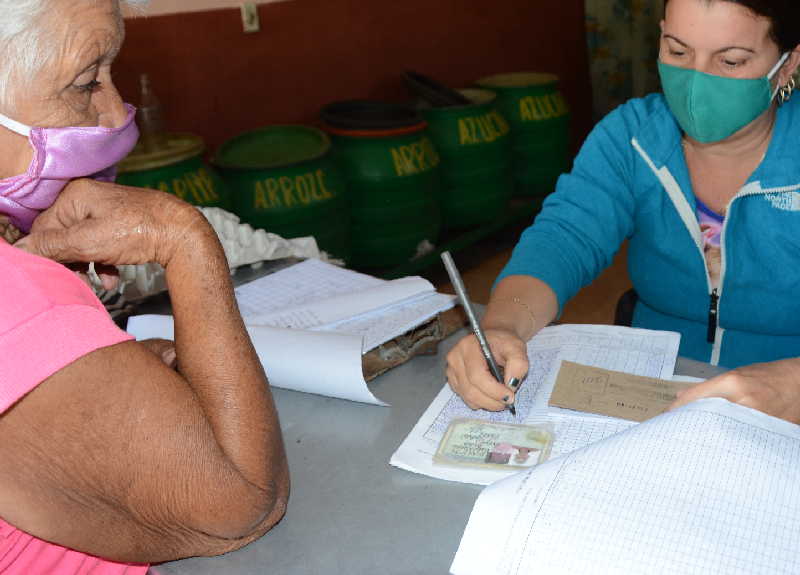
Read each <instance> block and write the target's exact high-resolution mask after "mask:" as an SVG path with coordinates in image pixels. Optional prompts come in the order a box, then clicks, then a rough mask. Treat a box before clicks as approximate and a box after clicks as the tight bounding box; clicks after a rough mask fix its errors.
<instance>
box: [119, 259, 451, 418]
mask: <svg viewBox="0 0 800 575" xmlns="http://www.w3.org/2000/svg"><path fill="white" fill-rule="evenodd" d="M236 300H237V303H238V304H239V309H240V310H241V312H242V317H243V319H244V321H245V324H246V326H247V330H248V333H249V334H250V338H251V339H252V341H253V344H254V346H255V348H256V351H257V352H258V355H259V358H260V359H261V362H262V364H263V365H264V370H265V371H266V373H267V376H268V377H269V380H270V383H271V384H272V385H273V386H275V387H283V388H286V389H293V390H296V391H303V392H308V393H317V394H320V395H327V396H330V397H338V398H341V399H348V400H351V401H360V402H363V403H372V404H376V405H386V404H385V403H383V402H381V401H379V400H378V399H376V398H375V396H374V395H372V393H371V392H370V391H369V389H368V388H367V384H366V382H365V381H364V376H363V373H362V371H361V356H362V354H363V353H366V352H367V351H369V350H371V349H374V348H375V347H377V346H379V345H381V344H382V343H385V342H387V341H389V340H391V339H393V338H395V337H397V336H399V335H402V334H403V333H405V332H407V331H408V330H410V329H413V328H415V327H417V326H419V325H421V324H422V323H424V322H426V321H428V320H429V319H431V318H432V317H434V316H435V315H436V314H438V313H439V312H441V311H444V310H446V309H449V308H451V307H453V305H454V300H453V297H452V296H447V295H442V294H439V293H436V291H435V290H434V288H433V286H432V285H431V284H430V282H428V281H426V280H424V279H422V278H417V277H413V278H403V279H399V280H394V281H385V280H381V279H378V278H375V277H372V276H369V275H366V274H361V273H357V272H354V271H351V270H346V269H343V268H339V267H336V266H333V265H331V264H327V263H324V262H321V261H319V260H314V259H311V260H306V261H304V262H301V263H298V264H296V265H294V266H291V267H289V268H285V269H283V270H280V271H278V272H275V273H273V274H270V275H267V276H264V277H262V278H260V279H257V280H255V281H252V282H250V283H248V284H245V285H243V286H241V287H239V288H237V289H236ZM128 331H129V332H130V333H131V334H133V335H134V336H136V338H137V339H146V338H152V337H161V338H166V339H172V338H173V325H172V317H171V316H151V315H149V316H135V317H132V318H130V320H128ZM309 358H313V361H309Z"/></svg>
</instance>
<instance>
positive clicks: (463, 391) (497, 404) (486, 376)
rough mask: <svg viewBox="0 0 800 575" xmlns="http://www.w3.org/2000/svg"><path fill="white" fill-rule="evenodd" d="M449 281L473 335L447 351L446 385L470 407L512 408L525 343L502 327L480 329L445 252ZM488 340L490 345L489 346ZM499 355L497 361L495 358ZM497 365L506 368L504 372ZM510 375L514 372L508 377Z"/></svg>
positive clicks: (525, 362) (524, 366) (523, 369)
mask: <svg viewBox="0 0 800 575" xmlns="http://www.w3.org/2000/svg"><path fill="white" fill-rule="evenodd" d="M442 261H443V262H444V264H445V268H446V269H447V272H448V274H449V275H450V280H451V282H452V283H453V287H454V288H455V291H456V294H458V297H459V300H460V302H461V305H462V307H463V308H464V311H465V312H466V314H467V317H468V318H469V321H470V325H471V327H472V330H473V336H474V337H473V336H467V337H465V338H464V339H463V340H461V342H459V343H458V344H457V345H456V347H455V348H454V349H453V350H452V351H451V352H450V353H449V354H448V357H447V361H448V369H447V378H448V382H449V383H450V386H451V387H452V388H453V390H454V391H455V392H456V393H458V394H459V395H460V396H461V397H462V399H463V400H464V402H465V403H466V404H467V405H468V406H470V407H471V408H473V409H478V408H483V409H489V410H492V411H499V410H501V409H509V410H510V411H511V412H512V413H516V411H515V405H514V402H515V395H514V392H516V390H517V388H518V386H519V383H520V380H521V377H522V376H523V375H524V374H525V373H526V372H527V370H528V360H527V351H526V345H525V343H524V342H523V341H522V340H521V339H519V337H517V336H516V335H515V334H513V333H510V332H506V331H505V330H486V332H485V333H484V330H482V329H481V326H480V324H479V322H478V319H477V317H476V315H475V312H474V311H473V309H472V305H471V303H470V301H469V296H468V295H467V292H466V289H465V288H464V284H463V281H462V280H461V275H460V274H459V273H458V270H457V269H456V267H455V264H454V263H453V260H452V258H451V257H450V254H449V253H448V252H444V253H443V254H442ZM489 339H491V342H492V347H490V346H489ZM496 356H497V358H499V360H500V361H499V362H498V360H497V359H495V357H496ZM501 364H502V365H504V366H505V367H506V371H507V372H508V373H507V374H504V372H503V370H502V368H501ZM512 374H517V375H516V376H512Z"/></svg>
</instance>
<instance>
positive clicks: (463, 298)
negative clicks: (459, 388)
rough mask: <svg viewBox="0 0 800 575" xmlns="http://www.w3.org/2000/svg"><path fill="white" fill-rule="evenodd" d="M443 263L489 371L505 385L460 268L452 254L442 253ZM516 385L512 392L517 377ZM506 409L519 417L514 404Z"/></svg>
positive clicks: (512, 381) (510, 382) (517, 383)
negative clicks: (473, 307) (459, 271)
mask: <svg viewBox="0 0 800 575" xmlns="http://www.w3.org/2000/svg"><path fill="white" fill-rule="evenodd" d="M442 262H444V267H445V269H446V270H447V275H449V276H450V282H451V283H452V284H453V288H455V290H456V295H458V299H459V301H460V302H461V307H463V308H464V311H465V312H466V314H467V318H468V319H469V323H470V325H471V326H472V332H473V333H474V334H475V337H476V338H477V339H478V345H480V347H481V352H483V357H484V358H485V359H486V363H487V364H488V366H489V371H490V372H492V375H493V376H494V378H495V379H496V380H497V381H498V382H500V383H501V384H502V383H503V374H502V372H501V371H500V367H499V366H498V365H497V362H496V361H495V360H494V356H493V355H492V350H491V348H490V347H489V343H488V342H487V341H486V336H484V335H483V330H482V329H481V326H480V324H479V323H478V318H477V317H476V316H475V311H474V310H473V309H472V304H471V303H470V301H469V296H468V295H467V288H465V287H464V282H463V281H462V279H461V274H460V273H458V268H456V264H455V262H454V261H453V258H452V256H451V255H450V252H442ZM512 383H513V384H514V386H513V387H511V389H512V390H514V391H516V389H517V386H518V385H519V379H517V378H516V377H515V378H513V379H512V380H511V381H509V386H511V384H512ZM506 409H508V410H509V411H510V412H511V413H512V415H514V416H516V415H517V410H516V408H515V407H514V404H513V403H512V404H511V405H507V406H506Z"/></svg>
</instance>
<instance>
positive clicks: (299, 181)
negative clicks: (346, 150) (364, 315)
mask: <svg viewBox="0 0 800 575" xmlns="http://www.w3.org/2000/svg"><path fill="white" fill-rule="evenodd" d="M330 146H331V144H330V140H329V139H328V136H327V135H325V133H324V132H322V131H321V130H318V129H316V128H312V127H310V126H270V127H266V128H262V129H258V130H253V131H249V132H245V133H243V134H240V135H238V136H236V137H235V138H233V139H231V140H228V141H227V142H225V143H224V144H223V145H222V146H221V147H220V149H219V151H218V152H217V154H216V156H215V158H214V165H215V166H216V167H217V169H218V170H219V172H220V174H221V175H222V177H223V179H224V180H225V183H226V184H227V186H228V188H229V189H230V191H231V194H232V197H233V211H234V212H235V213H236V214H237V215H238V216H239V217H240V218H241V219H242V221H243V222H246V223H248V224H250V225H251V226H253V227H255V228H263V229H265V230H267V231H268V232H272V233H275V234H278V235H280V236H282V237H285V238H295V237H301V236H314V238H316V240H317V245H318V246H319V247H320V249H322V250H325V251H326V252H328V253H329V254H331V255H333V256H335V257H337V258H340V259H343V260H345V261H349V258H350V221H349V220H350V218H349V215H348V209H347V197H346V192H345V186H344V182H343V180H342V177H341V176H340V174H339V171H338V169H337V168H336V166H335V164H334V162H333V160H332V159H331V157H330V153H329V152H330Z"/></svg>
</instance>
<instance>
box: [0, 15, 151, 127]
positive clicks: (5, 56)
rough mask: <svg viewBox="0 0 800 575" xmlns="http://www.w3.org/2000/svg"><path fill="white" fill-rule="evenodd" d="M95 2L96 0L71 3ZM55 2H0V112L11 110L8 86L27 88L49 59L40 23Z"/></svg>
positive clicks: (45, 37)
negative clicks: (29, 80)
mask: <svg viewBox="0 0 800 575" xmlns="http://www.w3.org/2000/svg"><path fill="white" fill-rule="evenodd" d="M71 1H74V2H93V1H95V0H71ZM147 2H148V0H120V4H127V5H131V6H143V5H145V4H147ZM53 4H54V0H0V14H2V16H0V106H2V108H0V112H2V113H5V114H10V113H13V112H14V110H13V109H10V108H11V106H12V105H13V102H10V101H9V98H10V93H9V87H10V86H12V85H14V82H15V81H19V82H20V83H21V86H22V87H23V88H24V85H25V78H30V77H31V76H32V75H34V74H35V73H36V72H37V71H38V70H39V69H40V68H41V67H42V66H44V65H45V64H46V63H47V60H48V58H49V57H50V51H49V50H48V46H47V44H46V42H47V31H46V30H43V29H42V28H41V27H40V26H37V25H36V24H37V21H38V19H39V18H41V17H42V15H43V14H45V13H46V12H47V11H48V10H49V9H51V8H52V7H53Z"/></svg>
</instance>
